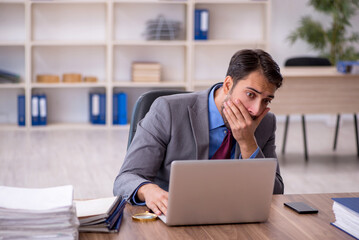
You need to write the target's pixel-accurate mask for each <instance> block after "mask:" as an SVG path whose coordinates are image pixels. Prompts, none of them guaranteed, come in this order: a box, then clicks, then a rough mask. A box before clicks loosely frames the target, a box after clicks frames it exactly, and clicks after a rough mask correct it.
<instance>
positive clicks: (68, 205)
mask: <svg viewBox="0 0 359 240" xmlns="http://www.w3.org/2000/svg"><path fill="white" fill-rule="evenodd" d="M0 196H1V197H0V216H1V221H0V239H78V226H79V221H78V219H77V216H76V210H75V206H74V204H73V187H72V186H70V185H67V186H59V187H51V188H17V187H6V186H0Z"/></svg>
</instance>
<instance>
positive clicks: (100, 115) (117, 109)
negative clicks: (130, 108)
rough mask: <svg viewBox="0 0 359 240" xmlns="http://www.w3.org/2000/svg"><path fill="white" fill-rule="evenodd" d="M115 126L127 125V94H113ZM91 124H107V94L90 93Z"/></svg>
mask: <svg viewBox="0 0 359 240" xmlns="http://www.w3.org/2000/svg"><path fill="white" fill-rule="evenodd" d="M112 100H113V104H112V106H113V109H112V113H113V118H112V119H113V121H112V123H113V124H114V125H118V124H119V125H124V124H127V94H126V93H123V92H120V93H114V94H113V99H112ZM90 123H92V124H106V94H104V93H90Z"/></svg>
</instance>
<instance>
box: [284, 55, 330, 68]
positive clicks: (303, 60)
mask: <svg viewBox="0 0 359 240" xmlns="http://www.w3.org/2000/svg"><path fill="white" fill-rule="evenodd" d="M284 65H285V66H287V67H289V66H331V65H332V64H331V63H330V61H329V60H328V59H327V58H321V57H294V58H289V59H287V60H286V61H285V63H284Z"/></svg>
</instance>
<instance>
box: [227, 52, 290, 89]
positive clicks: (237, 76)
mask: <svg viewBox="0 0 359 240" xmlns="http://www.w3.org/2000/svg"><path fill="white" fill-rule="evenodd" d="M257 70H259V71H261V72H262V73H263V75H264V77H265V78H266V79H267V80H268V82H270V83H272V84H274V85H275V86H276V87H277V89H278V88H279V87H280V86H281V85H282V81H283V77H282V74H281V73H280V69H279V66H278V64H277V63H276V62H275V61H274V60H273V58H272V57H271V56H270V55H269V54H268V53H267V52H265V51H263V50H261V49H244V50H239V51H238V52H236V53H235V54H234V55H233V57H232V58H231V62H230V63H229V67H228V71H227V76H230V77H232V79H233V87H234V86H235V85H236V84H237V82H238V81H239V80H241V79H244V78H246V77H247V76H248V75H249V74H250V73H252V72H254V71H257Z"/></svg>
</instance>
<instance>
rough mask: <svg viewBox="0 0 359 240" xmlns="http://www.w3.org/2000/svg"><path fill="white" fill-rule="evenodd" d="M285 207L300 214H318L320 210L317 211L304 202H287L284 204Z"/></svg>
mask: <svg viewBox="0 0 359 240" xmlns="http://www.w3.org/2000/svg"><path fill="white" fill-rule="evenodd" d="M284 205H285V206H287V207H289V208H290V209H293V210H294V211H296V212H297V213H300V214H308V213H318V209H315V208H313V207H311V206H309V205H308V204H306V203H304V202H287V203H284Z"/></svg>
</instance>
